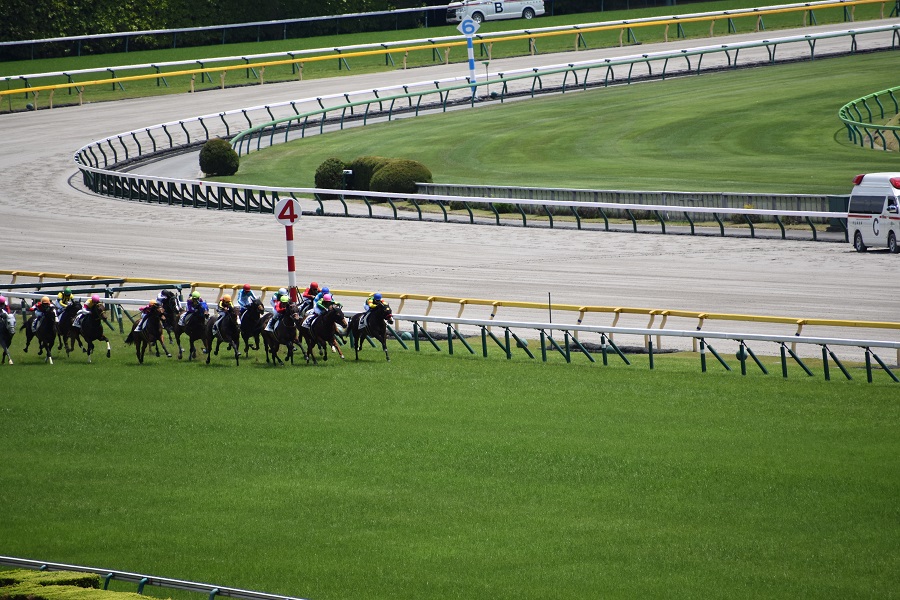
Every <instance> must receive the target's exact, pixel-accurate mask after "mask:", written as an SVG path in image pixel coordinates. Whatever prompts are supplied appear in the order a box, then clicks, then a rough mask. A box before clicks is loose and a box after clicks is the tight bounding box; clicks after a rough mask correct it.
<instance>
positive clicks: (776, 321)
mask: <svg viewBox="0 0 900 600" xmlns="http://www.w3.org/2000/svg"><path fill="white" fill-rule="evenodd" d="M0 274H4V275H10V276H11V277H12V280H11V282H10V284H8V285H7V286H2V285H0V288H4V287H6V288H10V287H18V288H19V289H25V288H26V287H27V286H28V285H29V284H28V283H25V282H23V283H18V284H17V281H18V280H19V278H23V279H37V280H38V281H37V284H41V285H43V286H44V288H49V287H51V286H53V285H54V283H55V285H56V289H57V290H59V291H61V289H62V287H63V286H65V285H67V283H68V282H71V281H79V282H82V283H83V285H85V286H87V285H89V283H88V282H90V281H91V280H108V279H111V278H110V277H107V276H103V275H85V274H76V273H49V272H42V271H24V270H2V269H0ZM46 280H53V281H52V282H47V281H46ZM116 281H123V282H124V283H126V284H129V285H133V284H146V285H148V287H152V288H153V289H161V288H166V287H177V286H181V287H180V288H179V289H180V290H183V291H186V290H187V288H188V286H189V287H190V290H191V291H193V290H196V289H208V290H214V291H215V292H216V294H217V296H216V301H218V300H219V299H220V298H221V297H222V295H223V294H225V293H231V294H232V295H234V294H236V293H237V291H238V290H240V289H241V287H242V286H243V283H244V282H240V283H227V282H210V281H192V282H189V283H183V282H181V281H172V280H166V279H150V278H144V277H122V278H117V279H116ZM30 285H31V286H32V287H34V286H35V283H34V282H31V284H30ZM251 285H252V287H253V289H255V290H261V291H262V296H261V297H262V299H263V300H265V295H266V293H267V292H274V291H276V290H277V289H278V288H279V287H282V286H281V285H254V284H251ZM126 293H127V292H126ZM332 293H333V294H334V295H335V296H336V297H337V298H338V299H339V300H340V299H341V298H342V297H358V298H364V297H366V296H368V295H369V294H371V293H372V291H370V290H365V291H363V290H345V289H337V288H332ZM13 294H14V295H16V296H27V297H31V298H33V297H40V295H41V294H28V293H26V292H15V291H13ZM120 294H121V292H114V293H111V294H109V295H110V296H112V297H113V298H118V297H119V295H120ZM381 294H382V296H383V297H385V298H388V299H391V300H399V305H398V306H397V307H396V312H397V313H398V314H400V313H402V312H403V310H404V308H406V307H407V305H412V306H415V307H417V308H418V309H419V310H423V309H424V314H423V316H424V317H429V318H456V319H462V318H463V313H465V312H466V309H467V308H469V311H468V313H467V314H470V313H473V312H475V313H480V314H486V315H487V316H486V319H484V320H486V321H487V322H488V323H489V324H490V323H492V322H493V321H494V320H495V319H496V318H497V315H498V314H499V313H500V311H501V309H502V310H503V312H504V314H510V315H511V316H513V317H518V316H522V317H524V318H527V319H534V318H535V315H544V314H547V311H550V312H551V314H564V315H566V314H567V315H573V316H574V315H576V314H577V318H576V323H577V324H578V325H582V324H583V322H584V321H585V319H586V318H588V315H596V316H600V315H606V316H609V317H611V322H610V323H609V325H607V326H606V327H608V328H616V327H620V326H622V324H623V323H624V321H623V319H624V320H628V321H632V322H633V321H640V322H643V323H645V324H646V325H645V326H644V329H646V330H647V331H649V332H650V333H647V334H646V335H645V338H644V347H645V348H649V346H650V344H651V342H652V339H651V336H656V346H655V347H656V348H657V349H660V348H662V347H663V342H662V337H660V336H658V333H659V332H660V331H665V330H666V327H667V326H669V325H670V324H672V323H674V324H676V325H677V324H680V325H681V326H682V327H691V328H693V330H694V331H702V330H703V327H704V326H705V325H706V324H707V323H709V322H724V323H743V324H767V325H777V326H779V327H781V328H785V329H787V331H788V333H786V334H785V336H790V335H792V336H795V337H796V336H800V335H801V334H802V333H803V331H804V328H808V329H813V330H814V331H819V332H833V331H835V330H839V329H864V330H868V331H869V333H868V334H867V335H870V336H871V335H875V334H878V335H879V336H891V337H895V338H896V336H897V335H900V322H889V321H865V320H847V319H845V320H841V319H818V318H808V317H785V316H775V315H751V314H732V313H717V312H711V311H690V310H680V309H666V308H642V307H625V306H599V305H578V304H563V303H544V302H523V301H515V300H496V299H484V298H460V297H455V296H439V295H429V294H406V293H398V292H390V291H381ZM108 302H110V303H111V304H113V301H111V300H110V301H108ZM116 302H117V303H118V304H119V305H123V304H129V305H130V304H141V303H146V300H129V301H127V302H126V301H124V300H116ZM435 313H443V314H445V315H447V316H446V317H439V316H438V315H436V314H435ZM423 322H424V323H425V329H427V323H428V321H423ZM574 331H575V334H574V335H575V336H576V338H577V335H578V333H577V332H578V330H577V329H576V330H574ZM612 337H613V335H612V334H611V335H610V339H612ZM889 341H891V343H893V340H889ZM792 349H793V350H796V348H792ZM693 350H694V351H695V352H696V351H698V346H697V342H696V341H694V342H693ZM897 363H898V364H900V350H898V352H897Z"/></svg>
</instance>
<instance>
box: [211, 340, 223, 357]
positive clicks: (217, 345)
mask: <svg viewBox="0 0 900 600" xmlns="http://www.w3.org/2000/svg"><path fill="white" fill-rule="evenodd" d="M221 345H222V338H216V356H218V355H219V346H221ZM209 348H210V349H212V342H210V343H209Z"/></svg>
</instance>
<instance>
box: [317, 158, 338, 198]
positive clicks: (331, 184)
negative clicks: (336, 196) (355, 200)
mask: <svg viewBox="0 0 900 600" xmlns="http://www.w3.org/2000/svg"><path fill="white" fill-rule="evenodd" d="M344 168H345V167H344V161H342V160H341V159H339V158H334V157H331V158H326V159H325V161H324V162H323V163H322V164H321V165H319V167H318V168H317V169H316V187H317V188H327V189H330V190H342V189H344Z"/></svg>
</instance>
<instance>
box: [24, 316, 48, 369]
mask: <svg viewBox="0 0 900 600" xmlns="http://www.w3.org/2000/svg"><path fill="white" fill-rule="evenodd" d="M32 323H34V316H32V317H31V318H30V319H28V320H27V321H25V324H24V325H22V329H24V330H25V350H23V352H28V346H29V345H30V344H31V339H32V338H35V337H36V338H37V339H38V356H40V355H41V353H42V352H43V351H44V350H46V351H47V358H46V359H44V362H49V363H50V364H51V365H52V364H53V356H52V354H51V353H52V351H53V346H54V344H56V317H54V316H53V313H50V314H47V315H44V317H43V318H42V319H41V322H40V325H39V326H38V329H37V331H32V329H31V324H32Z"/></svg>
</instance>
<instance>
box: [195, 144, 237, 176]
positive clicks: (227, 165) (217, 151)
mask: <svg viewBox="0 0 900 600" xmlns="http://www.w3.org/2000/svg"><path fill="white" fill-rule="evenodd" d="M240 162H241V159H240V157H239V156H238V154H237V152H235V151H234V148H232V147H231V144H229V143H228V140H223V139H222V138H215V139H212V140H209V141H208V142H206V143H205V144H203V148H202V149H201V150H200V170H201V171H203V172H204V173H206V174H207V175H234V174H235V173H237V170H238V165H240Z"/></svg>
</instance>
